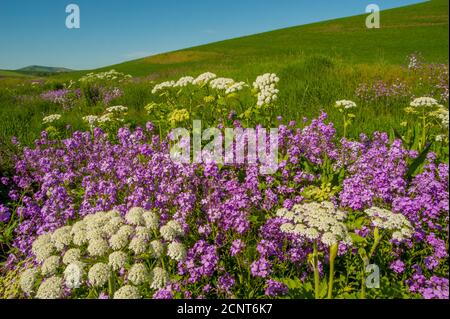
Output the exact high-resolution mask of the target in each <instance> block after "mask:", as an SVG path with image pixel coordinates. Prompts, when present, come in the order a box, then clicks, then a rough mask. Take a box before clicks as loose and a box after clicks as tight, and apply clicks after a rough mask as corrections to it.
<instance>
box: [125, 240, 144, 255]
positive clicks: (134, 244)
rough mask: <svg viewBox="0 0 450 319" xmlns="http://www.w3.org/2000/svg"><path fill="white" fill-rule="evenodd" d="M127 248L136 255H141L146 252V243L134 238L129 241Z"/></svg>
mask: <svg viewBox="0 0 450 319" xmlns="http://www.w3.org/2000/svg"><path fill="white" fill-rule="evenodd" d="M128 248H129V249H130V250H131V251H132V252H134V253H135V254H136V255H142V254H144V253H145V252H146V251H147V248H148V247H147V242H146V241H145V239H142V238H139V237H135V238H133V239H132V240H131V242H130V245H129V246H128Z"/></svg>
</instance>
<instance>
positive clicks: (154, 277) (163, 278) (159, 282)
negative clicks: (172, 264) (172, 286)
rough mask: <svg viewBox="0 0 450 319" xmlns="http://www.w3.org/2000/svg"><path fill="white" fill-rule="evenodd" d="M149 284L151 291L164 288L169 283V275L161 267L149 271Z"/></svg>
mask: <svg viewBox="0 0 450 319" xmlns="http://www.w3.org/2000/svg"><path fill="white" fill-rule="evenodd" d="M150 277H151V284H150V288H152V289H161V288H164V287H165V286H166V285H167V283H168V281H169V279H170V278H169V274H168V273H167V271H165V270H164V269H163V268H161V267H155V268H153V270H152V271H151V274H150Z"/></svg>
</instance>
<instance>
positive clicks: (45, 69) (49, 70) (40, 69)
mask: <svg viewBox="0 0 450 319" xmlns="http://www.w3.org/2000/svg"><path fill="white" fill-rule="evenodd" d="M14 71H15V72H19V73H25V74H33V75H46V74H47V75H51V74H58V73H68V72H73V70H71V69H67V68H59V67H50V66H41V65H30V66H27V67H24V68H21V69H18V70H14Z"/></svg>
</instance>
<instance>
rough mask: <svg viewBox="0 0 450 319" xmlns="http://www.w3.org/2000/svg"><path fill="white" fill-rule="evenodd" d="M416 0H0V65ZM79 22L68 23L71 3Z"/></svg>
mask: <svg viewBox="0 0 450 319" xmlns="http://www.w3.org/2000/svg"><path fill="white" fill-rule="evenodd" d="M418 2H422V1H421V0H371V1H366V0H339V1H330V0H226V1H224V0H39V1H36V0H0V69H17V68H21V67H24V66H28V65H47V66H61V67H68V68H73V69H90V68H96V67H100V66H106V65H111V64H115V63H119V62H123V61H126V60H132V59H136V58H139V57H144V56H148V55H152V54H156V53H161V52H167V51H171V50H176V49H181V48H186V47H191V46H195V45H199V44H204V43H209V42H214V41H218V40H224V39H229V38H234V37H238V36H243V35H249V34H254V33H259V32H263V31H269V30H274V29H280V28H284V27H289V26H294V25H300V24H307V23H311V22H316V21H322V20H328V19H332V18H338V17H344V16H350V15H356V14H362V13H364V12H365V8H366V6H367V5H368V4H371V3H376V4H378V5H379V6H380V8H381V9H382V10H383V9H388V8H393V7H398V6H403V5H408V4H411V3H418ZM70 3H75V4H77V5H78V6H79V7H80V11H81V28H80V29H71V30H70V29H67V28H66V26H65V21H66V17H67V15H68V14H67V13H66V12H65V8H66V6H67V5H68V4H70Z"/></svg>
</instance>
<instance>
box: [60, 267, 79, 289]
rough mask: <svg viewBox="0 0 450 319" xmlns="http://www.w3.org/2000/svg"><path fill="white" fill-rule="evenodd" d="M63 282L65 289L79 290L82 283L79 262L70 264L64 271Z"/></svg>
mask: <svg viewBox="0 0 450 319" xmlns="http://www.w3.org/2000/svg"><path fill="white" fill-rule="evenodd" d="M64 281H65V283H66V286H67V288H70V289H77V288H80V287H81V284H82V283H83V264H82V263H80V262H74V263H70V264H69V265H68V266H67V267H66V269H65V270H64Z"/></svg>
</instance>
